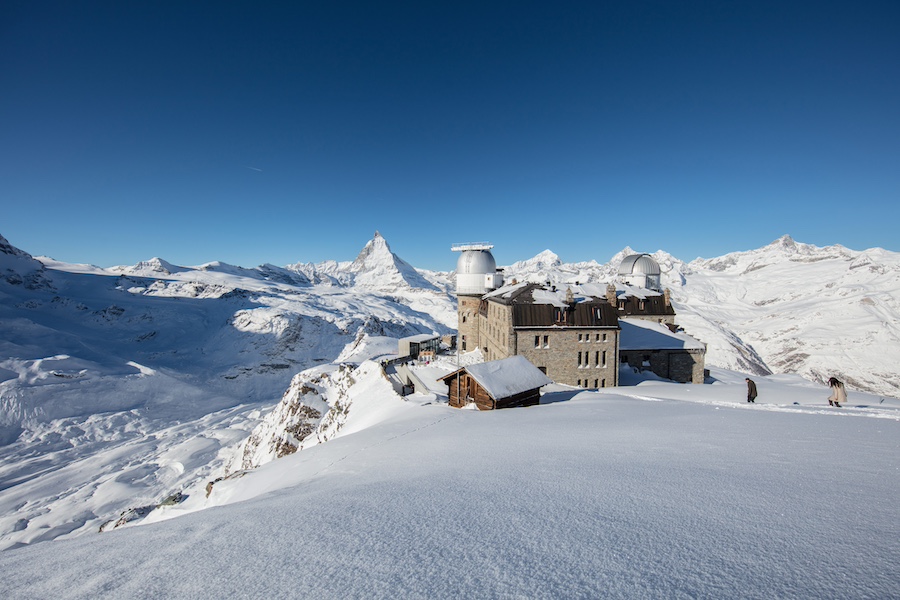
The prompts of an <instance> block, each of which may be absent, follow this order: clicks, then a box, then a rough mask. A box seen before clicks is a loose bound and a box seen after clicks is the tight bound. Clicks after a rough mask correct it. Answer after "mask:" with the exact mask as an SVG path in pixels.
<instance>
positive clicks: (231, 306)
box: [0, 236, 456, 547]
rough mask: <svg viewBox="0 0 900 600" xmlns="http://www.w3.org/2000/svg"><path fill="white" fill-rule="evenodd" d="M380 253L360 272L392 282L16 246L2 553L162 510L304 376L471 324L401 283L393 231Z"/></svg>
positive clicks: (0, 390)
mask: <svg viewBox="0 0 900 600" xmlns="http://www.w3.org/2000/svg"><path fill="white" fill-rule="evenodd" d="M367 248H368V249H369V251H364V252H363V253H361V258H360V259H359V262H360V264H358V265H357V267H358V268H361V269H367V270H369V271H376V270H377V273H378V274H380V275H382V276H383V277H384V279H383V280H381V281H379V280H376V279H374V278H368V279H367V280H366V281H364V282H363V283H362V284H360V285H356V284H355V282H354V273H353V272H352V271H347V277H346V278H345V279H346V280H347V281H348V282H349V283H348V284H347V285H339V284H338V283H335V281H329V282H327V283H324V284H320V285H314V284H313V283H312V281H311V280H310V279H309V278H308V277H306V276H305V275H304V274H303V273H301V272H298V271H296V270H293V269H290V268H279V267H274V266H272V265H263V266H261V267H257V268H253V269H247V268H242V267H235V266H232V265H227V264H224V263H210V264H207V265H202V266H199V267H181V266H177V265H173V264H171V263H168V262H166V261H165V260H162V259H159V258H154V259H152V260H148V261H144V262H142V263H139V264H138V265H135V266H133V267H113V268H110V269H101V268H98V267H94V266H91V265H67V264H62V263H58V262H56V261H53V260H52V259H49V258H44V259H41V260H36V259H34V258H33V257H32V256H30V255H29V254H28V253H26V252H24V251H22V250H19V249H16V248H14V247H13V246H11V245H10V244H9V242H8V241H7V240H6V239H5V238H2V237H0V458H2V460H0V489H3V490H5V491H4V493H3V495H2V497H0V547H8V546H10V545H16V544H21V543H30V542H34V541H38V540H42V539H52V538H55V537H58V536H60V535H68V534H71V533H75V534H77V533H81V532H86V531H96V530H97V529H98V528H99V527H100V526H101V525H103V524H105V523H106V522H107V521H109V520H110V519H118V518H119V517H120V514H121V513H122V512H123V511H125V510H127V509H133V508H135V507H138V508H141V507H146V506H153V505H155V504H156V503H159V502H160V501H162V500H163V499H164V498H166V497H167V496H170V495H171V494H172V493H173V492H174V491H177V490H180V489H184V488H185V487H186V486H188V485H189V484H190V483H191V482H197V481H202V480H204V479H208V478H209V477H210V476H211V474H212V473H213V472H214V471H215V470H216V469H218V468H220V467H221V466H222V465H224V464H226V462H228V461H230V460H231V453H232V452H233V450H234V449H233V447H232V446H233V444H234V443H235V442H237V441H239V440H241V439H243V438H244V437H246V436H247V435H248V433H249V430H250V429H251V428H252V427H253V425H255V418H256V416H258V415H259V410H260V409H261V408H262V407H264V406H269V405H272V404H273V403H275V402H277V401H278V399H279V398H280V397H281V396H282V393H283V392H284V390H285V389H286V388H288V386H289V384H290V382H291V378H292V377H293V375H294V374H295V373H298V372H302V371H304V370H306V369H308V368H310V367H314V366H316V365H328V364H331V363H332V362H334V361H338V362H341V361H344V362H353V361H354V360H355V359H354V355H355V354H357V353H359V352H365V353H366V356H367V357H368V356H371V355H373V354H375V353H377V352H381V353H382V354H384V353H391V352H396V339H397V338H399V337H403V336H407V335H413V334H418V333H445V332H449V331H451V330H452V329H453V328H455V324H456V309H455V304H454V299H453V298H452V296H450V295H448V294H447V293H446V292H444V291H440V290H438V289H437V288H435V287H434V286H433V285H431V284H430V283H428V282H427V281H425V280H424V279H421V278H419V279H417V278H415V277H413V276H411V275H410V273H408V272H401V274H402V275H404V276H405V278H404V279H403V282H402V285H401V282H400V281H399V279H398V277H397V276H395V275H396V273H393V272H392V271H391V269H392V268H393V269H402V270H403V271H406V270H408V269H410V267H408V265H406V263H404V262H402V261H400V260H399V259H395V257H392V254H391V253H390V250H389V248H388V247H387V244H386V243H385V242H384V241H383V239H382V238H381V237H380V236H376V239H375V240H373V241H372V242H370V243H369V244H368V245H367ZM376 266H377V269H376ZM379 340H393V345H392V346H385V347H381V346H379ZM188 424H189V425H188ZM187 431H190V433H186V432H187ZM226 455H227V456H226ZM79 464H94V465H96V468H78V469H75V468H74V467H73V465H79ZM64 473H69V475H65V476H64V475H63V474H64ZM127 473H131V475H125V474H127ZM72 506H77V507H78V510H77V512H76V514H74V515H73V514H71V513H70V512H69V510H68V508H64V507H72ZM63 514H65V515H67V516H66V517H61V515H63Z"/></svg>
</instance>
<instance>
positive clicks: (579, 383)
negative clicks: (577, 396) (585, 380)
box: [578, 379, 581, 387]
mask: <svg viewBox="0 0 900 600" xmlns="http://www.w3.org/2000/svg"><path fill="white" fill-rule="evenodd" d="M578 387H581V380H580V379H579V380H578Z"/></svg>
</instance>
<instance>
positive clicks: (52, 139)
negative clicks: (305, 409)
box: [0, 0, 900, 270]
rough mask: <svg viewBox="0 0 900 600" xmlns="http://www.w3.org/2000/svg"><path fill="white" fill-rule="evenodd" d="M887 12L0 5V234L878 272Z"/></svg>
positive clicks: (174, 253) (887, 228)
mask: <svg viewBox="0 0 900 600" xmlns="http://www.w3.org/2000/svg"><path fill="white" fill-rule="evenodd" d="M898 31H900V3H898V2H895V1H886V2H865V1H863V2H829V1H818V2H785V1H780V2H766V1H759V0H757V1H752V2H719V1H710V2H671V1H665V2H651V1H648V2H641V1H638V2H620V1H616V2H605V1H599V0H597V1H590V2H577V1H576V2H567V3H550V2H529V1H516V2H453V3H444V4H442V5H438V4H437V3H430V2H341V1H336V2H265V3H250V2H189V1H186V2H179V3H159V2H146V3H143V2H141V3H138V2H117V1H110V2H80V3H71V2H60V3H53V2H18V1H13V2H5V3H3V6H2V7H0V89H2V90H3V92H2V93H0V114H2V115H3V128H2V133H0V206H2V211H0V234H2V235H4V236H5V237H6V238H7V239H9V241H10V242H11V243H13V244H14V245H16V246H18V247H20V248H22V249H23V250H26V251H28V252H31V253H32V254H41V255H48V256H52V257H54V258H56V259H58V260H63V261H66V262H86V263H93V264H97V265H100V266H112V265H117V264H133V263H135V262H137V261H139V260H144V259H148V258H151V257H153V256H159V257H161V258H164V259H166V260H168V261H170V262H174V263H177V264H182V265H195V264H201V263H204V262H209V261H213V260H221V261H224V262H228V263H232V264H238V265H242V266H255V265H257V264H261V263H265V262H269V263H273V264H276V265H285V264H288V263H294V262H300V261H302V262H308V261H313V262H318V261H321V260H325V259H335V260H349V259H352V258H353V257H354V256H355V255H356V253H357V252H358V251H359V250H360V249H361V248H362V246H363V245H364V244H365V243H366V241H368V240H369V239H371V237H372V235H373V233H374V232H375V230H376V229H377V230H379V231H380V232H381V233H382V235H384V237H385V238H386V239H387V240H388V242H389V243H390V244H391V247H392V249H393V250H394V251H395V252H396V253H397V254H399V255H400V256H401V257H403V258H404V259H406V260H407V261H408V262H411V263H412V264H414V265H415V266H418V267H423V268H432V269H442V270H444V269H446V270H449V269H452V268H454V267H455V262H456V258H457V256H456V255H454V254H453V253H451V252H450V251H449V246H450V244H451V243H453V242H461V241H475V240H478V241H481V240H487V241H491V242H493V243H494V244H495V251H494V254H495V256H496V257H497V260H498V262H499V263H500V264H509V263H511V262H514V261H516V260H523V259H526V258H530V257H531V256H534V255H535V254H537V253H538V252H540V251H542V250H544V249H547V248H549V249H551V250H553V251H554V252H556V253H557V254H559V255H560V257H561V258H562V259H563V260H565V261H579V260H589V259H596V260H598V261H599V262H606V261H607V260H609V258H610V257H611V256H612V255H613V254H615V253H616V252H617V251H619V250H621V249H622V248H623V247H624V246H626V245H628V246H631V247H632V248H634V249H635V250H639V251H646V252H653V251H655V250H657V249H663V250H666V251H668V252H670V253H672V254H673V255H675V256H676V257H678V258H681V259H683V260H691V259H693V258H696V257H697V256H703V257H713V256H719V255H722V254H725V253H728V252H733V251H739V250H748V249H751V248H757V247H759V246H763V245H765V244H767V243H769V242H771V241H773V240H775V239H776V238H778V237H780V236H781V235H783V234H789V235H791V236H793V237H794V238H795V239H796V240H798V241H802V242H807V243H812V244H816V245H820V246H824V245H830V244H836V243H839V244H843V245H845V246H848V247H850V248H854V249H858V250H862V249H865V248H869V247H874V246H879V247H883V248H887V249H889V250H894V251H900V243H898V240H900V235H898V233H897V226H898V223H900V209H898V208H897V206H898V200H900V193H898V192H900V35H898V34H897V32H898Z"/></svg>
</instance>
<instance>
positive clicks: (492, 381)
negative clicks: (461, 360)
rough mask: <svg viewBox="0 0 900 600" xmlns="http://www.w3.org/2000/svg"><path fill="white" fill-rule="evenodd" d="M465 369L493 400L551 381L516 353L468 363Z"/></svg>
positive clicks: (541, 385)
mask: <svg viewBox="0 0 900 600" xmlns="http://www.w3.org/2000/svg"><path fill="white" fill-rule="evenodd" d="M465 370H466V371H468V373H469V375H471V376H472V378H473V379H474V380H475V381H477V382H478V385H480V386H481V387H483V388H484V389H485V391H487V393H488V394H490V395H491V397H492V398H494V399H495V400H496V399H499V398H508V397H509V396H514V395H516V394H520V393H522V392H527V391H528V390H533V389H536V388H539V387H543V386H545V385H547V384H549V383H553V381H552V380H551V379H550V378H549V377H547V376H546V375H544V374H543V373H542V372H541V371H540V370H539V369H538V368H537V367H535V366H534V365H533V364H531V362H529V361H528V359H527V358H525V357H524V356H518V355H517V356H510V357H509V358H503V359H501V360H492V361H490V362H484V363H479V364H476V365H469V366H468V367H466V368H465ZM448 377H449V375H448Z"/></svg>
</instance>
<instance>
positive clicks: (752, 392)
mask: <svg viewBox="0 0 900 600" xmlns="http://www.w3.org/2000/svg"><path fill="white" fill-rule="evenodd" d="M744 381H746V382H747V402H752V403H754V404H756V382H755V381H753V380H752V379H750V378H749V377H745V378H744Z"/></svg>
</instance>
